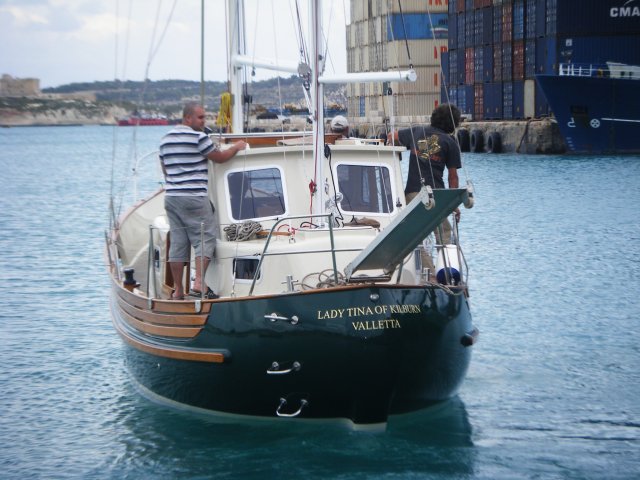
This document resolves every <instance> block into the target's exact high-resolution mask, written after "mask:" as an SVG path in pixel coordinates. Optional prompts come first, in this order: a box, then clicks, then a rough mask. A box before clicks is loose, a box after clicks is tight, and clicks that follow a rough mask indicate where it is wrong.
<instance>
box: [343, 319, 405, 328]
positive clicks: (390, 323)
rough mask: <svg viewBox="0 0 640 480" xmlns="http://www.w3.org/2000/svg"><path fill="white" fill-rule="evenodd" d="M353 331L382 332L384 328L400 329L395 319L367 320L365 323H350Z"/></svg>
mask: <svg viewBox="0 0 640 480" xmlns="http://www.w3.org/2000/svg"><path fill="white" fill-rule="evenodd" d="M351 325H352V326H353V329H354V330H384V329H385V328H401V325H400V322H399V321H398V320H396V319H395V318H390V319H388V320H367V321H366V322H351Z"/></svg>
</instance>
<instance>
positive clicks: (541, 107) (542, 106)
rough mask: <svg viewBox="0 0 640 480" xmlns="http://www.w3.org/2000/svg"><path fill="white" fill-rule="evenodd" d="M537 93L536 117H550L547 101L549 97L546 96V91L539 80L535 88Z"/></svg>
mask: <svg viewBox="0 0 640 480" xmlns="http://www.w3.org/2000/svg"><path fill="white" fill-rule="evenodd" d="M535 91H536V93H535V95H536V98H535V105H536V106H535V109H536V118H540V117H548V116H549V112H550V109H549V104H548V103H547V99H546V97H545V96H544V93H543V91H542V89H541V88H540V85H538V82H536V89H535Z"/></svg>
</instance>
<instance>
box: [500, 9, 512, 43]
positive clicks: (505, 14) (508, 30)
mask: <svg viewBox="0 0 640 480" xmlns="http://www.w3.org/2000/svg"><path fill="white" fill-rule="evenodd" d="M512 36H513V4H511V3H504V4H503V5H502V41H503V42H510V41H511V38H512Z"/></svg>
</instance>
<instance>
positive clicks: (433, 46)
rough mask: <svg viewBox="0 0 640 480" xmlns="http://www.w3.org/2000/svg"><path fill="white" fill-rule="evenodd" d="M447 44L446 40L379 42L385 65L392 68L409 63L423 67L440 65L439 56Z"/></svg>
mask: <svg viewBox="0 0 640 480" xmlns="http://www.w3.org/2000/svg"><path fill="white" fill-rule="evenodd" d="M447 45H448V42H447V41H446V40H407V41H406V42H405V40H397V41H395V42H386V43H384V44H381V46H382V48H383V49H384V52H385V58H386V65H387V66H389V67H392V68H394V67H397V66H399V65H400V66H405V67H406V66H408V65H409V64H413V65H417V66H423V67H426V66H435V65H440V56H441V55H442V53H443V52H446V51H447V50H448V47H447ZM407 46H408V49H409V52H408V53H407ZM409 55H411V58H409Z"/></svg>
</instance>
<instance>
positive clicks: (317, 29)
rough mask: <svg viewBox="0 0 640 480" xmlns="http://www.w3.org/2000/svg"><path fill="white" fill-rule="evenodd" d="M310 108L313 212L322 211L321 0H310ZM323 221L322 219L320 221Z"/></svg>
mask: <svg viewBox="0 0 640 480" xmlns="http://www.w3.org/2000/svg"><path fill="white" fill-rule="evenodd" d="M310 3H311V8H310V12H309V16H310V24H311V28H310V32H311V42H310V43H311V63H312V65H311V110H312V119H313V153H314V159H315V182H316V198H315V201H314V202H313V213H314V214H321V213H324V209H325V208H324V202H325V195H326V194H325V191H324V167H323V164H324V85H323V84H322V83H320V76H321V74H322V72H323V70H324V61H325V59H324V58H323V53H322V50H321V48H322V0H311V2H310ZM322 223H324V220H323V221H322Z"/></svg>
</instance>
